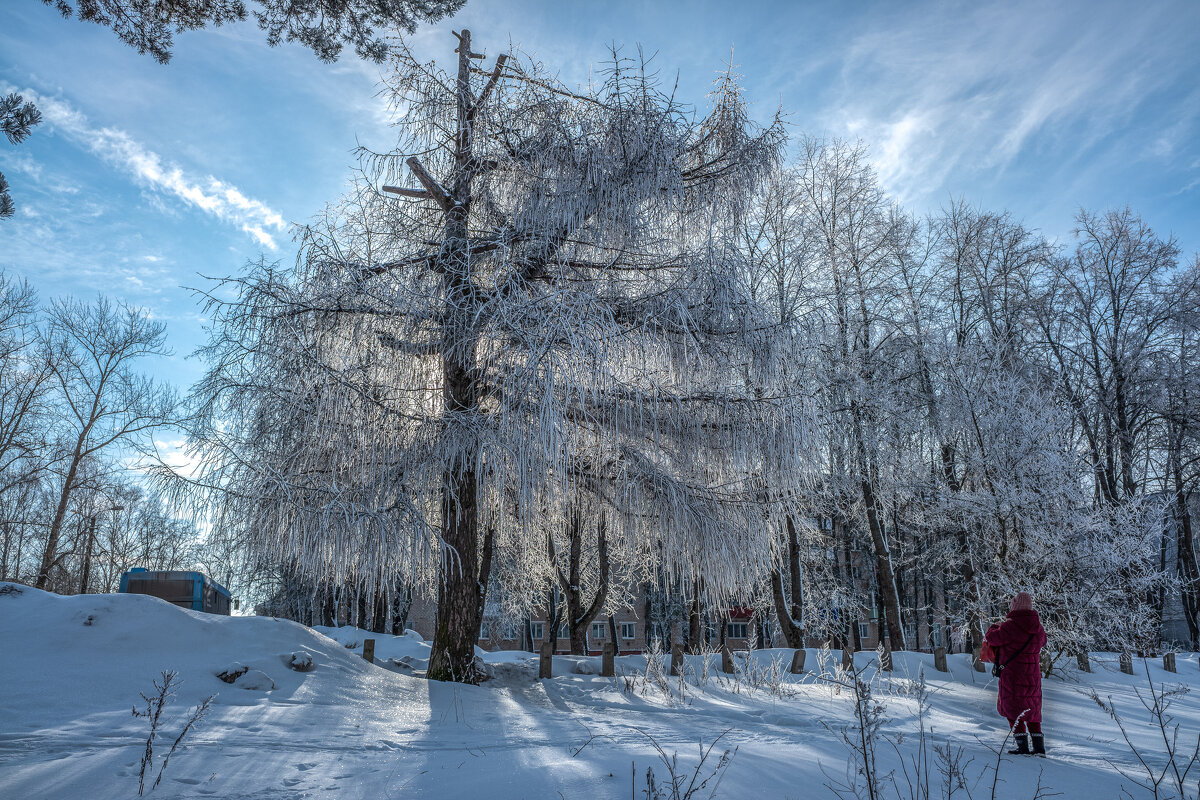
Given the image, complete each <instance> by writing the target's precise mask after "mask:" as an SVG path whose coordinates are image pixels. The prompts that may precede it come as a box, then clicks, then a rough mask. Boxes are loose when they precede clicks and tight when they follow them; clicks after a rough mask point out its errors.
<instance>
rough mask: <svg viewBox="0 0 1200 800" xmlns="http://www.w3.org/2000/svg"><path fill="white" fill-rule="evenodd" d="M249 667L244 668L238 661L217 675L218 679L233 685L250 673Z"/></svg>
mask: <svg viewBox="0 0 1200 800" xmlns="http://www.w3.org/2000/svg"><path fill="white" fill-rule="evenodd" d="M249 669H250V668H249V667H244V666H242V665H241V664H239V663H237V662H236V661H235V662H233V663H232V664H230V665H229V666H228V667H226V668H225V669H223V670H221V671H220V672H218V673H217V677H218V678H220V679H221V680H223V681H225V682H226V683H233V682H234V681H236V680H237V679H238V678H240V677H242V676H243V675H245V674H246V673H247V672H248V671H249Z"/></svg>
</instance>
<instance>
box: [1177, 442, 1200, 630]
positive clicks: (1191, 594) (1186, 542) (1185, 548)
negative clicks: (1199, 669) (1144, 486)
mask: <svg viewBox="0 0 1200 800" xmlns="http://www.w3.org/2000/svg"><path fill="white" fill-rule="evenodd" d="M1181 439H1182V432H1180V434H1179V435H1178V436H1173V437H1172V439H1171V450H1172V453H1171V459H1170V460H1171V477H1172V480H1173V482H1174V484H1175V487H1174V488H1175V498H1174V500H1175V502H1174V513H1175V556H1176V559H1177V560H1178V562H1179V573H1180V578H1181V579H1182V580H1181V581H1180V583H1181V586H1180V597H1181V599H1182V600H1183V616H1184V619H1186V620H1187V626H1188V636H1189V637H1190V639H1191V642H1190V644H1191V646H1192V647H1195V646H1196V644H1197V640H1198V639H1200V622H1198V618H1200V566H1198V565H1197V563H1196V548H1195V544H1194V537H1193V533H1192V513H1191V510H1190V509H1189V508H1188V502H1187V501H1188V493H1187V492H1186V490H1185V488H1184V482H1183V468H1182V465H1181V463H1180V462H1181V458H1180V456H1181V453H1180V450H1181V449H1182V442H1181Z"/></svg>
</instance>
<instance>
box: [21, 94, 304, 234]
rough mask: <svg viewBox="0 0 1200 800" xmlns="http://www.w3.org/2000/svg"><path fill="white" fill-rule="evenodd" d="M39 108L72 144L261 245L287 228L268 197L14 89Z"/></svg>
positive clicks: (65, 106) (56, 102)
mask: <svg viewBox="0 0 1200 800" xmlns="http://www.w3.org/2000/svg"><path fill="white" fill-rule="evenodd" d="M0 88H3V90H4V91H18V92H19V93H20V94H21V95H23V96H24V97H26V98H27V99H29V100H32V101H33V102H34V103H36V104H37V106H38V108H39V109H41V111H42V115H43V117H44V118H45V119H46V121H47V122H49V123H50V125H51V126H52V127H53V128H54V130H55V131H57V132H59V133H62V134H63V135H64V136H66V137H67V138H68V139H70V140H71V141H72V142H74V143H75V144H77V145H79V146H81V147H83V148H85V149H87V150H89V151H91V152H92V153H94V154H95V155H97V156H99V157H100V158H101V159H103V160H104V161H106V162H108V163H110V164H112V165H114V166H116V167H118V168H120V169H123V170H125V171H126V172H128V173H129V174H130V175H131V176H132V177H133V178H134V180H135V181H137V183H138V184H139V185H141V186H143V187H146V188H149V189H152V190H154V191H156V192H159V193H161V194H162V195H165V196H167V197H174V198H176V199H177V200H182V201H183V202H184V203H185V204H186V205H188V206H190V207H192V208H196V209H199V210H201V211H203V212H204V213H206V214H209V215H211V216H213V217H216V218H217V219H219V220H221V221H222V222H227V223H230V224H233V225H236V226H238V227H239V228H240V229H241V230H242V231H244V232H245V233H247V234H249V235H250V236H252V237H253V238H254V239H255V240H257V241H258V243H259V244H261V245H262V246H264V247H267V248H270V249H271V250H275V249H276V248H277V247H278V245H276V243H275V235H277V234H278V233H280V232H282V231H285V230H286V229H287V223H286V222H285V221H284V219H283V216H282V215H281V214H280V213H279V212H278V211H276V210H274V209H272V208H271V207H270V206H268V205H267V204H266V203H263V202H262V201H259V200H254V199H252V198H249V197H247V196H246V195H245V194H244V193H243V192H242V191H241V190H240V189H238V188H237V187H236V186H233V185H232V184H229V183H226V182H225V181H222V180H220V179H218V178H215V177H213V176H212V175H207V176H203V177H201V176H199V175H196V174H192V173H189V172H187V171H185V170H184V169H183V168H182V167H180V166H178V165H177V164H174V163H172V162H171V161H169V160H168V159H165V158H163V157H162V156H160V155H159V154H158V153H156V152H154V151H153V150H151V149H149V148H147V147H146V146H145V145H143V144H141V143H140V142H138V141H137V140H135V139H134V138H132V137H131V136H130V135H129V134H127V133H126V132H125V131H123V130H120V129H119V128H113V127H97V126H95V125H93V124H92V123H91V122H90V121H89V120H88V118H87V116H86V115H85V114H84V113H83V112H82V111H80V110H78V109H77V108H75V107H74V106H72V105H71V104H70V103H68V102H67V101H65V100H63V99H61V98H56V97H48V96H45V95H41V94H39V93H38V92H36V91H34V90H32V89H19V90H18V89H14V88H12V87H9V86H7V85H3V84H0Z"/></svg>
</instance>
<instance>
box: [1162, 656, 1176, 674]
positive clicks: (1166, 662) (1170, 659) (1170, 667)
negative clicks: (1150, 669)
mask: <svg viewBox="0 0 1200 800" xmlns="http://www.w3.org/2000/svg"><path fill="white" fill-rule="evenodd" d="M1163 669H1165V670H1166V671H1167V672H1174V671H1175V654H1174V653H1164V654H1163Z"/></svg>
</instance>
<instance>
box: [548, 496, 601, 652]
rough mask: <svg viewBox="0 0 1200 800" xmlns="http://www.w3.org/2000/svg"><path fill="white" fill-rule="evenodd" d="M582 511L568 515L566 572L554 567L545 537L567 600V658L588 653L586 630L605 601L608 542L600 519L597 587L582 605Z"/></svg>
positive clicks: (551, 544)
mask: <svg viewBox="0 0 1200 800" xmlns="http://www.w3.org/2000/svg"><path fill="white" fill-rule="evenodd" d="M583 530H584V524H583V509H582V508H581V507H579V506H576V508H575V509H574V511H573V513H572V514H571V521H570V523H569V525H568V530H567V536H568V539H569V545H570V549H569V553H568V558H567V572H566V573H564V572H563V571H562V569H561V568H560V567H559V565H558V558H557V555H556V554H555V551H554V539H553V537H550V536H547V537H546V538H547V542H548V545H549V551H550V560H551V563H552V564H553V565H554V569H555V572H556V573H557V575H558V582H559V586H561V587H562V592H563V596H564V597H565V598H566V601H567V628H568V630H569V632H570V636H571V655H576V656H586V655H587V654H588V629H589V627H590V626H591V624H592V621H593V620H594V619H595V618H596V617H597V615H599V613H600V609H601V607H603V605H604V601H605V600H606V599H607V598H608V572H609V569H608V540H607V535H606V532H605V523H604V518H603V517H601V519H600V523H599V525H598V527H597V529H596V549H597V556H598V558H599V561H600V585H599V586H598V587H597V588H596V594H595V596H594V597H593V598H592V602H591V604H590V605H588V606H586V607H585V606H584V604H583V587H582V586H581V585H580V584H581V582H582V581H581V574H582V568H583Z"/></svg>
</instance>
